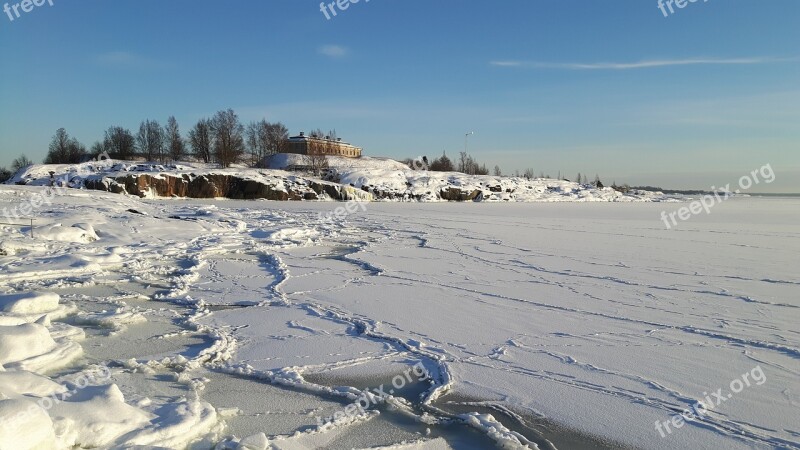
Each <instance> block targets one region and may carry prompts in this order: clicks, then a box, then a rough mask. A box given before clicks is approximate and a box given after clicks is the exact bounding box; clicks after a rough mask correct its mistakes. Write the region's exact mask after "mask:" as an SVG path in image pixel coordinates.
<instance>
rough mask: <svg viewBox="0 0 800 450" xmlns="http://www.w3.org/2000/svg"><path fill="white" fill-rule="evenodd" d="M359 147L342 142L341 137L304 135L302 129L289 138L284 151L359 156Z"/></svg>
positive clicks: (303, 153) (349, 156) (304, 153)
mask: <svg viewBox="0 0 800 450" xmlns="http://www.w3.org/2000/svg"><path fill="white" fill-rule="evenodd" d="M361 150H362V149H361V148H359V147H355V146H353V145H350V144H348V143H347V142H343V141H342V140H341V139H331V138H330V137H329V136H325V137H322V136H316V135H311V136H306V135H305V133H303V132H302V131H301V132H300V135H299V136H292V137H290V138H289V143H288V145H287V150H286V153H295V154H298V155H335V156H346V157H348V158H359V157H361Z"/></svg>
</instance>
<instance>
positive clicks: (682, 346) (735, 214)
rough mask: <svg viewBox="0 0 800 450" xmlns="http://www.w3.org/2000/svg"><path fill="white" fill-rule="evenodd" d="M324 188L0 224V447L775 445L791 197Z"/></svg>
mask: <svg viewBox="0 0 800 450" xmlns="http://www.w3.org/2000/svg"><path fill="white" fill-rule="evenodd" d="M354 173H355V172H354ZM41 190H42V188H37V187H30V186H2V187H0V208H2V207H11V206H14V205H16V204H17V203H18V202H20V201H24V199H25V198H28V197H29V196H30V195H33V194H34V193H39V192H41ZM336 206H338V205H335V204H326V203H303V202H297V203H287V202H282V203H277V202H264V201H253V202H244V201H219V200H209V201H174V200H158V199H156V200H137V199H133V198H130V197H126V196H118V195H114V194H108V193H102V192H91V191H81V190H69V191H67V193H66V194H65V195H64V196H60V197H57V198H55V199H54V200H53V204H52V205H49V206H47V207H46V208H42V209H40V210H37V211H36V214H37V216H36V222H35V223H36V226H37V227H40V228H41V230H43V231H44V230H52V233H53V234H50V235H47V234H46V233H45V234H42V236H41V237H36V238H34V239H31V238H30V234H29V233H28V231H29V230H27V228H26V227H25V226H24V223H22V224H21V225H22V226H20V227H14V226H8V225H1V226H0V233H2V234H0V248H2V249H13V251H11V252H9V251H6V255H5V256H0V294H2V296H0V417H1V418H2V422H1V423H2V424H3V426H0V448H2V449H5V448H14V449H26V448H57V449H61V448H63V449H66V448H72V447H81V448H131V447H132V446H136V445H139V446H149V448H153V447H160V448H215V447H216V448H218V449H220V450H222V449H239V448H241V449H245V448H247V449H300V448H319V447H325V448H334V449H350V448H397V449H417V448H424V449H440V448H442V449H444V448H454V449H462V448H491V447H492V446H496V447H497V448H503V447H504V448H541V449H551V448H559V449H569V448H643V449H675V448H697V449H720V448H724V449H740V448H742V449H744V448H763V449H767V448H800V428H799V427H798V424H800V409H798V405H800V394H798V392H800V381H799V380H800V378H798V377H799V376H800V336H799V335H798V333H799V332H798V329H797V323H800V309H798V308H800V301H798V293H800V290H798V285H800V279H798V273H797V267H798V263H800V259H798V258H799V257H798V255H800V252H799V250H800V233H798V228H797V223H798V222H799V221H800V208H798V206H800V201H798V200H793V199H774V200H773V199H732V200H730V201H728V202H726V203H724V204H721V205H718V206H717V207H716V208H715V210H714V211H713V214H711V215H708V216H696V217H693V218H692V220H691V221H687V222H684V223H682V224H681V226H680V227H677V228H675V229H673V230H667V229H665V227H664V226H663V222H661V220H660V213H661V211H662V209H666V210H667V211H668V212H669V211H671V208H676V207H679V206H680V205H671V204H664V203H661V204H658V203H648V202H636V203H617V204H605V203H604V204H597V203H594V204H576V203H563V202H562V203H558V204H522V203H510V204H473V203H444V204H441V203H440V204H422V203H415V204H393V203H370V204H368V205H367V209H366V211H361V210H358V211H357V212H355V213H353V214H350V215H348V216H347V217H346V218H345V219H337V218H335V216H334V217H333V218H329V219H327V220H322V221H321V220H320V218H319V217H320V213H322V214H323V215H326V214H327V213H328V212H330V211H331V209H333V208H334V207H336ZM131 209H135V210H136V211H139V212H142V213H145V214H137V213H133V212H131V211H130V210H131ZM74 225H78V226H74ZM48 227H49V228H48ZM70 228H74V229H75V230H80V231H83V232H84V233H86V234H76V235H71V236H67V237H69V238H62V239H50V238H51V237H53V236H58V237H64V234H63V233H62V232H63V231H64V229H70ZM89 230H91V233H89ZM35 236H36V233H35ZM81 236H91V239H88V238H84V237H81ZM415 364H422V366H424V367H425V370H426V372H427V373H428V374H429V376H430V380H429V381H424V382H414V383H412V385H410V386H407V387H406V389H405V390H402V389H401V390H398V391H396V392H394V393H392V394H391V395H388V396H385V397H378V396H375V395H374V394H373V393H372V392H374V388H376V387H378V386H379V385H381V384H385V385H386V386H391V383H392V380H393V377H394V376H396V375H398V374H401V373H402V372H403V371H404V370H406V368H409V367H411V366H414V365H415ZM756 366H759V367H761V368H762V369H763V372H764V374H765V376H766V382H764V383H763V384H760V385H755V384H753V385H752V386H750V387H748V388H746V389H744V390H743V391H741V392H739V393H737V394H735V395H734V396H732V397H731V398H729V399H727V400H726V401H725V402H724V403H722V404H720V405H719V406H718V407H717V408H715V409H714V410H713V411H711V412H710V413H709V414H708V416H707V417H706V418H704V419H703V420H702V421H695V422H689V423H687V424H686V425H685V426H683V427H682V428H681V429H677V430H673V431H672V432H671V433H670V434H668V435H667V436H666V437H663V438H662V437H661V436H660V435H659V434H658V431H657V430H656V429H655V427H654V423H656V422H663V421H668V420H670V419H671V418H672V416H673V415H674V414H677V413H680V412H681V411H682V410H684V409H685V408H687V407H689V406H690V405H692V404H694V403H695V402H696V401H698V400H701V399H702V398H703V397H704V395H705V393H707V392H714V391H716V390H717V389H718V388H723V389H724V390H725V392H728V391H729V389H728V386H729V384H730V383H731V381H732V380H734V379H736V378H740V377H741V375H742V374H744V373H746V372H749V371H751V370H752V369H753V368H754V367H756ZM100 375H104V376H100ZM78 379H82V380H85V381H86V380H88V381H87V382H86V383H80V382H79V381H76V380H78ZM65 393H68V394H69V395H68V396H67V397H64V395H65ZM364 396H367V397H364ZM362 397H363V398H369V399H370V401H371V402H372V405H371V406H370V407H369V408H367V409H366V411H365V412H364V414H356V415H352V416H350V417H349V419H348V420H344V421H340V422H337V423H336V424H335V425H332V426H322V427H320V426H319V424H320V422H319V421H318V418H324V417H330V416H332V415H334V414H335V413H336V412H338V411H341V410H343V409H344V408H346V407H347V405H348V404H350V403H352V402H355V401H357V400H358V399H359V398H362ZM48 398H50V399H51V401H52V402H53V403H54V404H53V405H52V407H49V408H45V407H39V406H36V404H37V402H39V403H41V404H44V405H45V406H48V405H47V402H45V401H44V400H46V399H48ZM53 399H55V400H53ZM62 400H63V401H62Z"/></svg>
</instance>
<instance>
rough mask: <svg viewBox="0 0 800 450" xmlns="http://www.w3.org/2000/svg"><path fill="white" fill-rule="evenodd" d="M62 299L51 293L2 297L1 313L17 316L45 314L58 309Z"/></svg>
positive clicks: (0, 297)
mask: <svg viewBox="0 0 800 450" xmlns="http://www.w3.org/2000/svg"><path fill="white" fill-rule="evenodd" d="M60 298H61V297H60V296H59V295H58V294H53V293H50V292H27V293H22V294H10V295H0V312H4V313H9V314H16V315H23V314H25V315H27V314H45V313H49V312H53V311H55V310H56V309H58V302H59V300H60Z"/></svg>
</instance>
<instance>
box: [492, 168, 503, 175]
mask: <svg viewBox="0 0 800 450" xmlns="http://www.w3.org/2000/svg"><path fill="white" fill-rule="evenodd" d="M494 176H496V177H502V176H503V171H501V170H500V166H494Z"/></svg>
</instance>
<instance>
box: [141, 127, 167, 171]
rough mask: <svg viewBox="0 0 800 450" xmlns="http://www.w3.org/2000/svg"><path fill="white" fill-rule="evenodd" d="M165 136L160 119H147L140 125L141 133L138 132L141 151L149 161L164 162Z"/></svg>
mask: <svg viewBox="0 0 800 450" xmlns="http://www.w3.org/2000/svg"><path fill="white" fill-rule="evenodd" d="M165 138H166V136H165V133H164V129H163V128H161V125H160V124H159V123H158V121H155V120H145V121H144V122H142V123H141V124H140V125H139V133H137V134H136V142H137V144H138V145H139V152H140V153H141V154H142V156H144V158H145V159H146V160H148V161H156V160H158V161H160V162H164V143H165Z"/></svg>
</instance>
